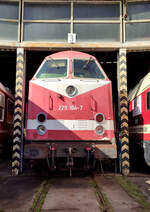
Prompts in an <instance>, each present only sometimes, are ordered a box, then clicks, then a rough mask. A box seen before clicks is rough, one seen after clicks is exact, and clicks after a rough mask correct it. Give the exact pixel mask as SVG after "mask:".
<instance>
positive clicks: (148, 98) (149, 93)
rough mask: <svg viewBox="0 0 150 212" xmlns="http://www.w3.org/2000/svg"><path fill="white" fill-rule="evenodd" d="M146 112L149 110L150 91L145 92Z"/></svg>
mask: <svg viewBox="0 0 150 212" xmlns="http://www.w3.org/2000/svg"><path fill="white" fill-rule="evenodd" d="M147 110H150V91H149V92H147Z"/></svg>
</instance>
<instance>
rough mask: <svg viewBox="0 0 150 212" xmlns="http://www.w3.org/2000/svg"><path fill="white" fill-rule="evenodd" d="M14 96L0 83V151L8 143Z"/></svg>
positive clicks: (9, 140) (11, 130)
mask: <svg viewBox="0 0 150 212" xmlns="http://www.w3.org/2000/svg"><path fill="white" fill-rule="evenodd" d="M13 113H14V96H13V95H12V93H11V91H10V90H9V89H8V88H6V87H5V86H4V85H3V84H2V83H0V152H2V151H3V150H4V149H5V147H8V145H10V142H11V141H12V132H13Z"/></svg>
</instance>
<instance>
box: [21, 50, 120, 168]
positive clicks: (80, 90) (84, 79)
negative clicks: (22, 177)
mask: <svg viewBox="0 0 150 212" xmlns="http://www.w3.org/2000/svg"><path fill="white" fill-rule="evenodd" d="M111 86H112V85H111V81H110V80H109V79H108V77H107V76H106V74H105V73H104V71H103V69H102V67H101V66H100V64H99V63H98V61H97V60H96V58H95V57H93V56H91V55H89V54H85V53H81V52H77V51H63V52H59V53H55V54H52V55H50V56H48V57H46V58H45V59H44V61H43V62H42V64H41V66H40V67H39V69H38V70H37V72H36V73H35V75H34V77H33V79H32V80H31V81H30V82H29V98H28V109H27V125H26V141H25V150H24V154H25V158H28V159H44V158H47V161H48V164H49V166H51V167H56V164H55V161H56V160H55V159H56V158H57V159H58V158H63V159H65V160H66V165H67V166H68V167H73V163H74V159H76V158H82V159H83V161H86V165H87V167H89V165H90V164H89V162H90V161H91V158H95V159H108V158H111V159H115V158H116V157H117V153H116V140H115V135H114V117H113V106H112V88H111ZM84 165H85V164H84Z"/></svg>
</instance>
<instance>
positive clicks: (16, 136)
mask: <svg viewBox="0 0 150 212" xmlns="http://www.w3.org/2000/svg"><path fill="white" fill-rule="evenodd" d="M22 50H23V49H17V66H16V67H17V69H16V94H15V108H14V131H13V156H12V174H13V175H15V176H16V175H18V174H19V172H20V166H21V142H22V113H23V112H22V101H23V100H22V96H23V95H22V94H23V80H24V57H23V56H24V55H23V51H22Z"/></svg>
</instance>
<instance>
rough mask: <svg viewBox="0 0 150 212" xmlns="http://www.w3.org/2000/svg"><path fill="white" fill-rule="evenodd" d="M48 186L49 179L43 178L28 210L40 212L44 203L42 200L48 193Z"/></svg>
mask: <svg viewBox="0 0 150 212" xmlns="http://www.w3.org/2000/svg"><path fill="white" fill-rule="evenodd" d="M49 187H50V183H49V180H48V179H47V180H45V181H43V182H42V184H41V186H40V189H39V191H38V193H37V195H36V196H35V199H34V201H33V205H32V207H31V208H30V210H29V212H40V211H41V209H42V206H43V203H44V200H45V198H46V195H47V193H48V190H49Z"/></svg>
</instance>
